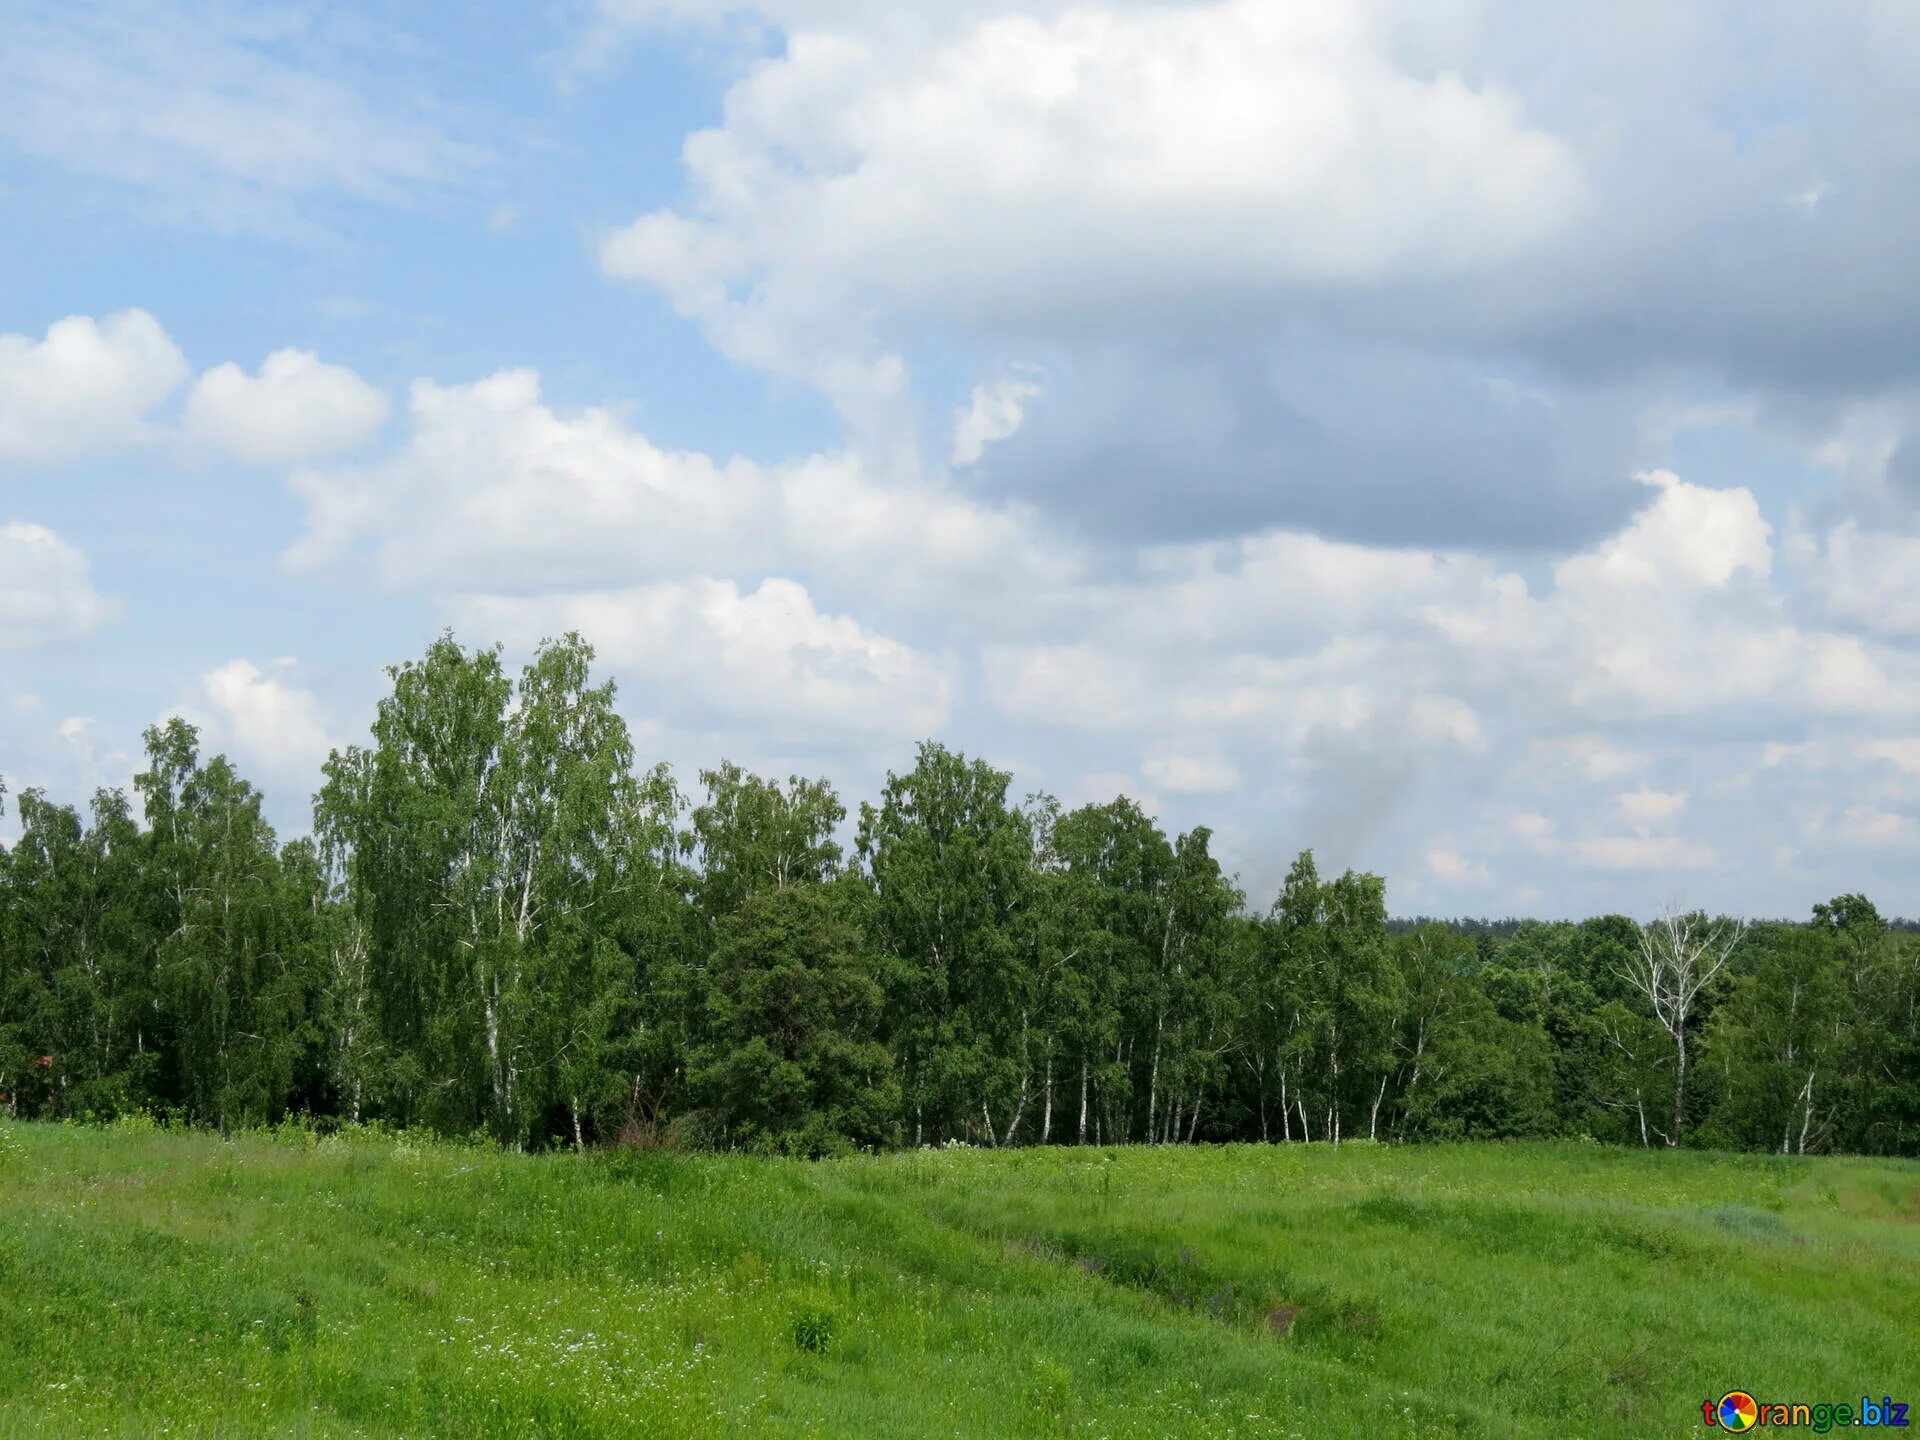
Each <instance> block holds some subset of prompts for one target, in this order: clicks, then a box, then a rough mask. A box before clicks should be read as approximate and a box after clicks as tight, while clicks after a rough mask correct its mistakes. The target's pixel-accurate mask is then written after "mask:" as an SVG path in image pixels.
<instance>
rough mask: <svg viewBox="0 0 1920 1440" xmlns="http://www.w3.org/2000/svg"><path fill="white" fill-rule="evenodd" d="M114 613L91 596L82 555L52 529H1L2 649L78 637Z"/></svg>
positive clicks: (8, 526) (16, 524)
mask: <svg viewBox="0 0 1920 1440" xmlns="http://www.w3.org/2000/svg"><path fill="white" fill-rule="evenodd" d="M118 613H119V607H118V605H116V604H115V603H114V602H112V601H110V600H105V599H102V598H101V597H100V596H99V595H98V594H97V593H95V591H94V588H93V577H92V574H91V572H90V569H89V567H88V565H87V558H86V556H84V555H82V554H81V553H80V552H79V551H78V550H76V549H74V548H73V546H71V545H69V544H67V542H66V541H64V540H62V539H61V538H60V537H59V536H58V535H56V534H54V533H53V531H51V530H48V529H46V528H45V527H44V526H40V525H28V524H25V523H23V522H21V521H17V520H16V521H11V522H9V523H7V524H5V525H0V649H19V648H22V647H25V646H29V645H44V644H50V643H52V642H53V641H56V640H73V639H78V638H79V637H80V636H82V635H85V634H87V633H88V632H90V631H92V630H94V629H96V628H98V627H99V626H101V625H103V624H105V623H106V622H107V621H109V620H111V619H114V618H115V617H116V616H117V615H118Z"/></svg>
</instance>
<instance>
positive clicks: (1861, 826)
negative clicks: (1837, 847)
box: [1839, 803, 1914, 845]
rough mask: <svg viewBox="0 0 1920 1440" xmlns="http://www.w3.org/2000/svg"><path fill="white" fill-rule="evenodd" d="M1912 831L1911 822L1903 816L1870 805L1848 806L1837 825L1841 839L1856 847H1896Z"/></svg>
mask: <svg viewBox="0 0 1920 1440" xmlns="http://www.w3.org/2000/svg"><path fill="white" fill-rule="evenodd" d="M1913 829H1914V825H1913V821H1911V820H1910V819H1908V818H1907V817H1906V816H1905V815H1900V814H1897V813H1895V812H1894V811H1891V810H1883V809H1881V808H1880V807H1879V806H1878V805H1874V804H1871V803H1863V804H1859V805H1849V806H1848V807H1847V810H1846V813H1845V815H1844V816H1843V817H1842V818H1841V821H1840V825H1839V833H1840V835H1841V837H1842V838H1843V839H1846V840H1850V841H1852V842H1853V843H1855V844H1857V845H1897V844H1899V843H1900V842H1901V841H1903V840H1905V839H1906V838H1907V837H1908V836H1909V835H1911V834H1912V833H1913Z"/></svg>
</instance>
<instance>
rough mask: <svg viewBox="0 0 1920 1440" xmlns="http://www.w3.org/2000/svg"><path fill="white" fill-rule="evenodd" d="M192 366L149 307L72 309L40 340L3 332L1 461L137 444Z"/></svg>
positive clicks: (47, 458)
mask: <svg viewBox="0 0 1920 1440" xmlns="http://www.w3.org/2000/svg"><path fill="white" fill-rule="evenodd" d="M187 374H188V367H187V361H186V357H185V356H184V355H182V354H181V353H180V351H179V349H178V348H177V347H176V346H175V345H174V343H173V341H172V340H170V339H168V338H167V332H166V331H164V330H163V329H161V328H160V323H159V322H158V321H157V320H155V319H154V318H153V316H151V315H149V314H147V312H146V311H144V310H123V311H120V312H119V313H118V314H114V315H109V316H107V317H106V318H105V319H102V320H98V321H96V320H94V319H92V318H90V317H89V316H85V315H69V316H68V317H67V318H66V319H64V320H57V321H55V322H54V323H53V324H52V325H50V326H48V327H47V333H46V335H45V336H44V337H43V338H42V339H39V340H35V339H33V338H32V337H31V336H28V335H0V461H12V462H15V463H37V462H48V461H61V460H73V459H78V458H80V457H82V456H85V455H89V454H98V453H100V452H102V451H106V450H112V449H115V448H118V447H120V446H123V445H129V444H133V443H135V442H137V441H139V440H141V439H143V438H145V437H146V436H147V435H148V434H149V431H148V426H147V417H148V415H149V414H150V413H151V412H152V411H153V409H154V408H155V407H156V406H158V405H159V404H160V403H161V402H162V401H164V400H165V399H166V398H167V397H168V396H169V395H171V394H172V393H173V392H174V390H175V389H176V388H177V387H178V386H179V385H180V383H181V382H182V381H183V380H185V379H186V378H187Z"/></svg>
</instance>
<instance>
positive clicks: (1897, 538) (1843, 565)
mask: <svg viewBox="0 0 1920 1440" xmlns="http://www.w3.org/2000/svg"><path fill="white" fill-rule="evenodd" d="M1804 568H1805V570H1806V572H1807V578H1808V579H1809V580H1810V581H1811V583H1812V584H1813V586H1814V588H1815V590H1816V591H1817V592H1818V593H1819V594H1820V595H1821V597H1822V598H1823V599H1824V600H1825V601H1826V604H1827V608H1828V609H1829V610H1830V611H1831V612H1832V613H1833V614H1834V615H1835V616H1836V617H1838V618H1839V619H1841V620H1843V621H1846V622H1847V623H1849V624H1852V625H1857V626H1860V627H1862V628H1864V629H1866V630H1869V631H1871V632H1874V633H1877V634H1882V635H1897V636H1903V637H1909V636H1914V635H1920V536H1913V535H1902V534H1896V533H1894V532H1891V531H1886V530H1869V529H1863V528H1862V527H1861V526H1860V524H1859V523H1858V522H1857V521H1853V520H1846V521H1842V522H1841V523H1840V524H1838V525H1836V526H1834V527H1833V528H1832V529H1831V530H1829V531H1828V532H1827V533H1826V536H1825V537H1824V540H1823V541H1821V542H1817V543H1813V544H1811V546H1810V550H1809V553H1808V554H1807V556H1806V557H1805V565H1804Z"/></svg>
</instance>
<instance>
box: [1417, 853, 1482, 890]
mask: <svg viewBox="0 0 1920 1440" xmlns="http://www.w3.org/2000/svg"><path fill="white" fill-rule="evenodd" d="M1427 869H1428V870H1430V871H1431V872H1432V873H1433V874H1434V875H1436V876H1438V877H1439V878H1440V879H1442V880H1445V881H1448V882H1450V883H1452V884H1455V885H1489V884H1491V883H1493V872H1492V871H1491V870H1489V869H1488V868H1487V865H1486V862H1485V861H1483V860H1469V859H1468V858H1467V857H1466V856H1464V855H1462V854H1461V853H1460V852H1459V851H1458V850H1454V849H1452V848H1449V847H1444V846H1443V847H1441V848H1439V849H1434V850H1429V851H1427Z"/></svg>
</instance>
